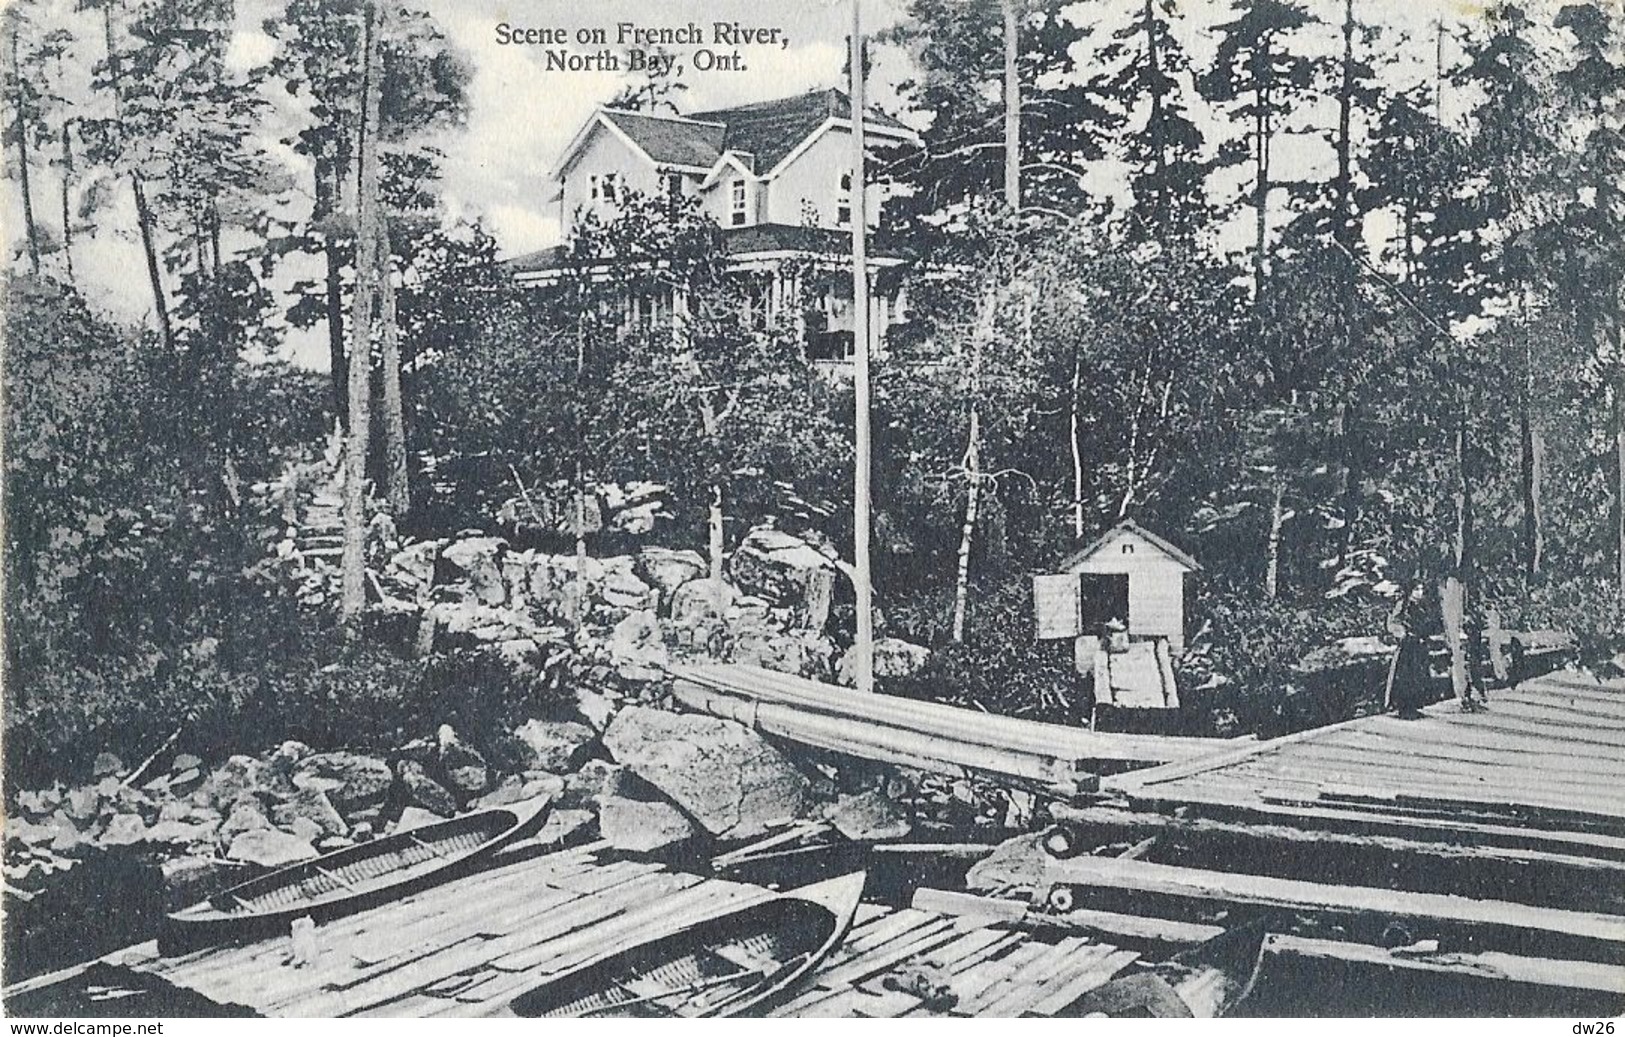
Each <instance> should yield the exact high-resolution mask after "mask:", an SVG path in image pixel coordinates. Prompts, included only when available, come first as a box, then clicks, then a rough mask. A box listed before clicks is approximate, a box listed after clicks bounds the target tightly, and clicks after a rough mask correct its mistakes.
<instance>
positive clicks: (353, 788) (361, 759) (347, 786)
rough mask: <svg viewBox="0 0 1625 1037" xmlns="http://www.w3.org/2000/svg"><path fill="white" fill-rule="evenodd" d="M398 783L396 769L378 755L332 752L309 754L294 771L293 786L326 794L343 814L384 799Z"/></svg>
mask: <svg viewBox="0 0 1625 1037" xmlns="http://www.w3.org/2000/svg"><path fill="white" fill-rule="evenodd" d="M394 783H395V772H394V771H392V770H390V769H389V764H387V763H385V762H384V761H383V760H380V759H378V758H377V757H376V756H365V755H363V754H361V753H352V752H331V753H317V754H315V755H314V756H307V757H306V758H305V759H303V760H301V761H300V762H299V765H298V766H297V767H296V768H295V769H294V772H293V784H294V787H296V788H300V789H316V790H318V791H321V792H325V793H327V798H328V799H329V800H330V801H331V802H332V804H333V805H334V806H335V807H337V808H338V809H339V810H340V811H342V812H344V813H350V812H351V811H354V810H358V809H361V808H363V807H371V806H377V805H378V804H379V803H382V802H383V801H384V796H385V795H387V794H388V792H389V787H390V786H391V785H393V784H394Z"/></svg>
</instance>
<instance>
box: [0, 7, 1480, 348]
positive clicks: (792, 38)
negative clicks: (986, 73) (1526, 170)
mask: <svg viewBox="0 0 1625 1037" xmlns="http://www.w3.org/2000/svg"><path fill="white" fill-rule="evenodd" d="M56 2H59V3H66V2H67V0H56ZM990 2H991V0H990ZM1310 2H1311V6H1312V7H1313V8H1315V9H1316V10H1317V13H1319V14H1321V15H1322V16H1323V17H1325V18H1327V19H1336V18H1338V17H1340V15H1341V7H1342V4H1341V3H1340V2H1335V0H1310ZM239 3H240V7H241V10H242V19H241V21H242V29H241V31H240V32H239V33H238V35H237V37H236V38H235V39H234V40H233V43H232V48H231V55H230V57H231V61H232V62H233V64H236V65H238V66H240V67H247V66H250V65H253V64H257V63H259V62H262V61H264V60H265V59H266V58H268V57H269V56H270V55H271V53H272V50H273V49H274V42H273V41H272V40H271V39H270V37H268V36H266V35H265V34H264V33H263V32H262V31H261V30H260V29H259V24H260V22H261V20H262V19H263V18H264V17H266V16H268V15H269V16H274V15H275V13H276V11H277V10H278V9H279V6H280V5H279V4H276V3H271V2H268V0H239ZM902 3H903V0H863V4H864V30H865V32H866V33H868V32H873V31H876V30H878V29H881V28H884V27H886V26H889V25H891V24H893V23H894V22H895V21H896V20H897V19H898V17H899V16H900V11H901V9H902ZM1091 4H1098V5H1099V6H1096V7H1094V8H1093V9H1092V10H1091V11H1090V14H1092V15H1095V14H1098V15H1099V16H1100V17H1103V18H1104V19H1106V21H1107V22H1108V23H1111V22H1120V21H1121V20H1123V19H1126V18H1127V17H1128V16H1129V15H1130V14H1131V13H1132V12H1133V11H1134V10H1135V9H1137V7H1138V3H1137V0H1091ZM425 6H426V7H427V8H428V9H429V10H430V12H431V13H432V14H433V15H434V17H435V18H436V20H437V21H438V22H439V24H440V25H441V26H442V28H443V29H444V31H445V32H446V34H447V36H448V37H449V38H450V39H451V41H452V42H453V44H454V45H455V46H456V47H457V48H458V49H460V50H461V51H462V52H463V53H464V55H465V56H466V57H467V59H468V61H469V62H470V64H471V66H472V68H473V72H474V77H473V81H472V83H471V84H470V97H469V101H470V110H469V113H468V120H467V124H466V126H463V127H459V128H455V129H452V130H448V131H445V132H442V133H440V134H438V135H437V139H435V140H434V141H433V143H435V144H437V145H438V146H439V147H441V148H442V149H443V150H444V151H445V153H446V158H445V163H444V180H443V184H442V193H443V198H444V203H445V206H446V210H447V211H446V215H447V218H448V219H451V220H466V221H470V222H472V221H475V220H478V221H480V222H481V223H482V224H483V225H484V226H485V228H486V229H487V230H488V231H489V232H490V233H492V234H493V235H494V236H495V238H496V240H497V242H498V245H499V247H500V249H501V251H502V252H503V254H505V255H517V254H520V253H523V252H526V251H530V250H534V249H536V248H540V247H543V246H546V245H549V244H552V243H554V242H556V241H557V240H558V237H559V228H558V227H557V225H556V220H555V218H554V217H553V215H552V212H553V209H552V207H551V206H549V205H547V203H546V201H545V199H546V197H547V194H548V185H547V183H546V179H547V174H548V172H549V170H550V169H551V168H552V166H553V164H554V162H555V161H556V159H557V158H558V157H559V154H560V152H561V151H562V150H563V148H564V147H565V145H566V144H567V143H568V142H569V140H570V138H571V137H572V136H573V135H574V133H575V132H576V131H577V130H578V129H579V128H580V127H581V125H582V124H583V123H584V121H585V120H586V119H587V118H588V116H589V115H590V114H591V112H592V110H593V109H594V108H595V107H596V106H598V105H600V104H603V103H604V102H606V101H608V100H609V99H610V98H611V97H612V96H614V94H615V93H616V91H617V90H618V89H619V88H620V87H621V86H622V85H623V84H625V83H626V82H628V81H630V80H632V79H635V78H639V77H637V76H633V75H631V74H629V73H626V72H620V73H616V72H608V71H604V72H599V71H574V72H567V71H549V70H548V68H547V64H546V51H547V50H548V49H549V48H547V47H544V46H526V45H514V44H508V45H503V44H502V43H500V42H498V31H497V27H498V26H499V25H500V24H503V23H506V24H508V25H509V26H510V27H512V28H515V29H519V28H527V29H536V30H548V31H554V30H563V31H564V32H565V34H566V35H568V36H572V37H573V36H574V35H575V34H576V33H577V32H578V31H579V30H583V29H586V30H591V29H595V28H598V29H603V30H604V31H605V32H606V34H607V36H608V39H609V45H610V49H611V50H612V51H617V52H622V51H624V50H625V48H624V47H621V46H617V45H616V37H617V34H618V32H619V24H620V23H622V22H629V23H632V24H634V25H637V26H640V27H646V28H649V29H659V28H668V27H681V26H686V25H688V24H689V23H691V22H692V23H696V24H697V25H698V26H699V27H700V29H701V30H702V31H703V34H704V35H705V37H706V38H707V45H709V44H710V39H711V37H713V36H714V23H716V22H728V23H737V24H738V25H740V26H741V27H744V28H753V29H754V28H767V29H778V30H780V34H781V36H782V37H783V39H784V40H785V42H784V43H772V44H765V45H764V44H757V45H743V46H739V47H738V48H737V50H738V52H739V53H740V54H741V55H742V56H743V59H744V62H745V64H746V66H747V67H746V70H744V71H710V72H702V71H698V70H696V69H694V68H693V67H692V52H693V51H694V50H695V49H697V48H696V47H694V46H686V45H680V46H674V47H672V48H670V49H671V50H673V51H674V52H676V53H677V54H678V55H679V56H680V58H682V59H683V60H684V62H685V65H687V66H688V67H687V69H686V74H684V75H683V76H682V77H681V81H682V82H683V83H684V84H686V86H687V89H686V90H685V91H684V92H683V93H681V94H680V95H678V97H677V100H678V103H679V104H680V105H681V106H682V107H683V108H684V109H685V110H700V109H704V108H714V107H722V106H726V105H731V104H739V103H745V102H750V101H759V100H767V99H770V98H775V97H784V96H788V95H791V94H795V93H800V92H803V91H806V90H810V89H816V88H821V87H828V86H839V85H843V84H842V83H841V79H842V76H841V70H842V67H843V64H844V59H845V50H844V48H845V40H846V35H847V33H848V31H849V26H850V19H851V7H850V3H849V2H848V0H811V2H808V3H790V2H782V0H779V2H776V0H660V2H651V0H569V2H565V0H427V2H426V3H425ZM1361 6H1362V8H1364V9H1365V11H1364V16H1365V17H1368V18H1369V17H1374V16H1375V15H1374V14H1373V12H1372V10H1371V9H1372V8H1375V7H1378V6H1380V7H1381V9H1382V13H1383V17H1385V18H1387V19H1388V20H1390V21H1394V22H1401V23H1403V24H1405V25H1407V26H1408V27H1411V28H1413V29H1420V30H1422V32H1421V33H1420V35H1421V36H1423V37H1425V38H1426V40H1427V45H1426V53H1422V52H1421V51H1418V52H1417V53H1415V54H1413V55H1410V57H1411V58H1412V60H1411V61H1410V62H1407V63H1406V64H1407V65H1408V67H1409V68H1410V69H1411V70H1412V74H1415V71H1416V70H1430V68H1431V65H1432V47H1431V33H1429V32H1428V31H1427V30H1426V26H1427V25H1428V24H1429V23H1430V22H1431V21H1433V20H1434V19H1438V18H1441V17H1442V18H1444V19H1445V20H1447V21H1449V22H1455V21H1459V20H1460V19H1462V18H1463V17H1468V18H1470V17H1471V16H1472V15H1473V13H1474V12H1475V10H1476V9H1475V8H1473V7H1471V6H1467V5H1462V4H1459V3H1457V2H1455V0H1382V3H1381V4H1380V5H1378V4H1377V3H1376V2H1375V0H1361ZM1224 12H1225V5H1223V4H1222V3H1221V2H1219V0H1182V2H1181V14H1182V17H1181V19H1180V20H1179V22H1178V32H1179V34H1180V35H1181V37H1182V38H1183V42H1184V43H1185V46H1186V48H1187V50H1188V51H1190V53H1191V56H1192V58H1193V60H1194V61H1195V62H1196V63H1197V64H1198V66H1201V65H1205V64H1206V63H1207V62H1208V61H1210V60H1211V57H1212V52H1213V46H1214V43H1215V38H1214V36H1213V34H1212V33H1211V32H1210V31H1209V30H1210V28H1211V26H1212V25H1213V24H1214V23H1215V22H1217V21H1219V20H1221V17H1222V16H1223V15H1224ZM1317 36H1318V38H1319V40H1320V42H1319V43H1318V44H1315V46H1321V47H1324V48H1326V49H1327V50H1330V49H1332V48H1335V47H1336V46H1338V44H1339V40H1338V38H1337V34H1336V32H1335V30H1334V29H1333V27H1332V26H1330V25H1328V26H1326V27H1325V30H1324V31H1323V32H1320V33H1318V34H1317ZM710 49H711V50H713V51H716V52H719V53H732V52H733V51H734V50H735V49H736V48H734V47H730V46H711V47H710ZM569 50H571V51H572V52H573V53H576V54H579V55H586V54H592V53H596V52H597V51H598V50H599V48H597V47H595V46H583V45H580V44H576V43H572V44H570V45H569ZM92 57H93V58H99V57H100V55H99V54H96V55H93V56H92ZM875 58H876V60H875V67H874V70H873V76H872V80H871V86H870V90H871V98H872V100H874V101H875V102H877V103H879V104H881V105H883V106H885V107H888V108H893V107H894V106H895V104H896V92H895V85H896V83H897V82H898V81H899V80H900V79H901V78H903V76H905V75H906V74H907V71H908V69H907V64H906V59H905V58H904V56H903V55H902V54H901V53H900V52H898V51H897V50H895V49H894V48H886V49H884V50H881V51H879V52H877V54H876V56H875ZM281 103H282V104H283V105H284V106H285V105H286V95H285V94H284V95H282V101H281ZM1302 114H1303V117H1304V118H1305V119H1307V120H1309V121H1311V122H1316V123H1319V122H1322V121H1323V119H1324V116H1323V114H1317V113H1315V112H1304V113H1302ZM1204 121H1209V120H1204ZM1210 124H1211V126H1212V129H1213V130H1214V131H1215V133H1214V134H1213V135H1214V136H1217V135H1218V134H1219V133H1220V132H1228V130H1221V129H1220V126H1219V124H1217V123H1210ZM285 129H286V128H273V130H272V131H271V132H270V133H269V136H268V139H267V143H268V144H269V145H270V146H272V147H273V150H275V151H276V152H277V153H278V154H279V155H281V156H282V157H283V159H284V160H285V161H286V162H287V163H288V164H289V165H290V167H292V168H293V169H294V171H295V173H296V182H297V183H299V184H300V187H301V190H302V191H306V192H308V181H309V171H308V167H305V166H304V164H303V162H302V160H301V159H300V158H299V157H298V156H296V155H294V154H293V153H292V152H291V151H290V150H289V149H286V148H285V147H282V146H281V145H280V144H277V143H275V138H277V137H279V136H281V135H282V134H283V131H284V130H285ZM1277 156H1278V159H1279V161H1280V163H1281V166H1282V172H1284V173H1285V174H1287V175H1308V174H1313V173H1314V172H1315V171H1316V167H1317V165H1318V164H1319V163H1321V162H1324V161H1325V154H1324V149H1321V148H1318V146H1315V145H1313V144H1312V143H1307V142H1306V143H1304V144H1303V145H1302V146H1294V145H1293V144H1292V143H1291V142H1288V143H1287V144H1285V145H1283V146H1281V147H1279V148H1278V149H1277ZM40 172H42V173H45V175H44V176H41V177H39V179H41V180H45V179H47V178H48V177H49V176H50V174H49V173H48V172H46V171H43V170H42V171H40ZM1236 176H1237V178H1238V183H1239V178H1240V177H1242V176H1244V174H1243V173H1240V172H1238V173H1237V174H1236ZM1095 181H1096V182H1095V183H1094V184H1092V185H1091V186H1094V187H1096V188H1097V189H1099V188H1105V189H1110V188H1111V187H1112V186H1113V183H1112V181H1113V173H1112V170H1111V169H1110V167H1106V168H1104V169H1102V170H1101V171H1100V172H1099V173H1098V174H1097V176H1096V177H1095ZM1220 186H1228V185H1220ZM39 189H41V190H50V188H39ZM8 194H10V195H12V198H11V199H10V201H11V202H12V204H11V205H10V206H8V208H9V209H12V210H15V209H16V200H15V192H14V191H13V192H8ZM127 194H128V192H120V193H119V195H118V196H117V202H116V205H115V208H114V209H112V210H111V211H109V212H107V213H105V214H104V215H103V218H102V219H101V220H100V221H98V222H99V224H100V228H101V229H99V230H98V232H97V234H96V236H95V239H94V243H93V244H91V243H84V245H83V246H82V247H80V248H77V249H76V253H75V262H76V266H77V267H78V271H79V273H80V278H81V281H82V282H83V283H85V284H86V287H87V292H88V293H89V294H92V295H93V296H95V297H96V299H97V301H98V302H99V303H101V304H102V305H103V306H104V307H105V308H107V309H108V310H110V311H111V312H113V313H115V314H117V315H119V316H122V317H125V318H128V319H147V318H149V317H150V311H151V299H150V294H149V290H148V288H147V286H146V283H145V278H144V276H143V267H142V264H141V259H140V252H139V247H138V242H137V240H136V238H135V235H134V233H133V227H134V218H133V213H132V212H124V211H123V210H124V209H125V208H128V206H129V204H130V203H129V200H128V198H126V197H124V196H125V195H127ZM294 206H295V209H297V208H298V207H300V206H303V207H304V211H305V212H308V206H309V199H308V197H302V198H296V199H295V202H294ZM15 215H16V214H15V212H12V213H11V216H12V219H11V220H10V221H8V222H10V224H11V226H13V227H15V226H16V223H15ZM13 240H14V238H13ZM318 275H319V271H318V270H317V269H316V267H315V265H314V262H312V263H310V264H309V266H308V268H307V269H299V265H298V263H297V262H296V263H294V264H293V268H292V269H290V270H288V271H287V272H286V276H287V278H288V280H289V282H291V280H293V279H295V278H298V277H315V276H318ZM288 338H289V353H290V355H291V356H293V357H294V359H296V360H297V361H298V362H300V363H304V364H308V365H311V366H322V365H324V364H325V362H326V353H325V346H324V345H322V342H321V339H322V334H321V333H320V331H319V330H318V332H316V333H314V334H305V333H297V332H294V331H293V330H292V329H289V335H288Z"/></svg>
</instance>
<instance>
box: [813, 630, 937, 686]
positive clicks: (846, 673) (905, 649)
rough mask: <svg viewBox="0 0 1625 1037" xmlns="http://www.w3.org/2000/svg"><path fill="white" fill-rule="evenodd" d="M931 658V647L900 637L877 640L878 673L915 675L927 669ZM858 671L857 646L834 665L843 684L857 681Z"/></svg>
mask: <svg viewBox="0 0 1625 1037" xmlns="http://www.w3.org/2000/svg"><path fill="white" fill-rule="evenodd" d="M930 659H931V649H929V648H927V647H925V646H924V645H917V644H913V643H911V642H908V641H904V640H903V639H902V638H900V637H882V638H881V639H880V640H878V641H876V642H875V654H874V660H875V676H876V677H881V678H885V677H912V676H914V675H915V674H916V673H919V672H920V671H921V670H922V669H924V668H925V664H926V663H927V662H929V661H930ZM857 675H858V657H857V648H856V646H854V647H852V648H848V649H847V650H846V652H845V654H843V655H842V656H841V662H840V665H838V666H837V667H836V668H835V678H836V680H837V681H839V682H840V683H841V684H845V685H846V686H847V687H852V686H854V685H856V684H857V682H858V676H857Z"/></svg>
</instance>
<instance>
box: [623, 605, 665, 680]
mask: <svg viewBox="0 0 1625 1037" xmlns="http://www.w3.org/2000/svg"><path fill="white" fill-rule="evenodd" d="M609 657H610V660H611V661H612V662H613V663H614V665H615V672H616V674H617V675H619V676H620V677H621V679H622V680H628V681H658V680H660V679H661V677H663V676H664V675H665V668H666V664H667V663H668V662H669V659H668V656H667V654H666V642H665V640H664V638H663V637H662V635H661V632H660V621H659V620H658V619H656V618H655V614H654V612H653V611H652V610H649V609H642V610H640V611H637V612H629V613H627V614H626V616H625V617H623V618H622V619H621V621H620V622H619V623H616V624H615V627H614V629H613V630H611V631H610V635H609Z"/></svg>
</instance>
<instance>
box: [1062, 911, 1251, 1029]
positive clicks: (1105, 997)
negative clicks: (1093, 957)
mask: <svg viewBox="0 0 1625 1037" xmlns="http://www.w3.org/2000/svg"><path fill="white" fill-rule="evenodd" d="M1265 935H1266V934H1265V931H1264V927H1263V925H1262V924H1259V923H1253V924H1250V925H1244V926H1240V927H1238V928H1235V929H1229V930H1226V931H1225V932H1222V933H1220V934H1219V935H1218V936H1215V937H1213V938H1212V939H1211V940H1207V941H1205V942H1203V943H1199V944H1197V945H1196V946H1195V947H1192V948H1191V949H1190V950H1187V951H1183V952H1181V953H1180V954H1177V955H1175V956H1174V957H1172V958H1170V959H1169V960H1167V961H1165V962H1163V963H1162V964H1160V965H1154V966H1152V967H1151V968H1150V969H1148V970H1147V971H1145V972H1142V973H1139V974H1138V975H1134V976H1126V977H1124V978H1123V979H1117V980H1113V981H1112V982H1110V983H1107V984H1106V985H1105V986H1102V987H1098V988H1096V989H1095V990H1092V991H1090V992H1089V993H1088V994H1085V995H1084V996H1083V997H1082V998H1081V999H1080V1000H1078V1001H1077V1002H1076V1003H1075V1004H1074V1005H1073V1006H1072V1009H1071V1011H1069V1012H1067V1013H1066V1014H1068V1015H1107V1016H1111V1017H1113V1018H1147V1017H1149V1018H1154V1019H1168V1018H1174V1019H1180V1018H1183V1019H1189V1018H1196V1019H1216V1018H1219V1017H1220V1016H1223V1015H1225V1014H1227V1013H1229V1011H1230V1010H1231V1009H1233V1008H1235V1007H1236V1005H1238V1004H1240V1003H1241V1001H1242V1000H1243V999H1244V998H1246V997H1247V995H1248V994H1250V993H1252V990H1253V984H1254V983H1255V982H1256V981H1257V979H1258V967H1259V962H1260V959H1261V958H1262V957H1263V952H1264V937H1265Z"/></svg>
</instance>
